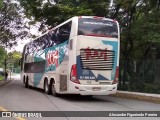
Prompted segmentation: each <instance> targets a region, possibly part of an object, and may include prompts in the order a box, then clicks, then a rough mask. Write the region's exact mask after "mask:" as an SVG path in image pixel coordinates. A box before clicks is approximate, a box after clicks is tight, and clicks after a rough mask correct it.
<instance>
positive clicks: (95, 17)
mask: <svg viewBox="0 0 160 120" xmlns="http://www.w3.org/2000/svg"><path fill="white" fill-rule="evenodd" d="M74 18H93V19H102V20H109V21H116V20H113V19H110V18H105V17H99V16H74V17H72V18H70V19H68V20H66V21H65V22H63V23H61V24H59V25H57V26H56V27H54V28H52V29H50V30H48V31H46V32H45V33H43V34H42V35H41V36H39V37H37V38H35V39H33V40H32V41H31V42H33V41H34V40H36V39H38V38H40V37H42V36H44V35H45V34H47V33H48V32H50V31H51V30H55V29H57V28H59V27H60V26H62V25H64V24H66V23H68V22H70V21H72V20H73V19H74ZM31 42H29V43H31ZM29 43H27V44H29ZM27 44H26V45H27Z"/></svg>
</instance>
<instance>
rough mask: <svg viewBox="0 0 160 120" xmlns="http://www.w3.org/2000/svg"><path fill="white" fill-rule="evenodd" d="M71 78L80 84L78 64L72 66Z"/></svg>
mask: <svg viewBox="0 0 160 120" xmlns="http://www.w3.org/2000/svg"><path fill="white" fill-rule="evenodd" d="M70 80H71V81H72V82H74V83H77V84H80V82H79V80H78V79H77V66H76V64H74V65H72V67H71V74H70Z"/></svg>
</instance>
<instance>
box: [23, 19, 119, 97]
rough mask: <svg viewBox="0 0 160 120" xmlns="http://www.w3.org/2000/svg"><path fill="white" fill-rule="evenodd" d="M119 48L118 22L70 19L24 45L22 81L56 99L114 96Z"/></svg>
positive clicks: (27, 85)
mask: <svg viewBox="0 0 160 120" xmlns="http://www.w3.org/2000/svg"><path fill="white" fill-rule="evenodd" d="M119 48H120V34H119V25H118V22H117V21H115V20H112V19H107V18H101V17H93V16H81V17H73V18H71V19H69V20H67V21H66V22H64V23H62V24H60V25H58V26H57V27H55V28H53V29H52V30H50V31H49V32H47V33H45V34H43V35H42V36H41V37H39V38H37V39H35V40H34V41H32V42H30V43H28V44H26V45H25V47H24V50H23V57H22V62H21V79H22V80H23V81H24V84H25V86H26V87H29V86H33V87H38V88H42V89H44V90H45V92H46V93H47V94H49V93H52V94H53V95H55V96H56V95H58V94H80V95H109V94H115V93H116V91H117V82H118V72H119Z"/></svg>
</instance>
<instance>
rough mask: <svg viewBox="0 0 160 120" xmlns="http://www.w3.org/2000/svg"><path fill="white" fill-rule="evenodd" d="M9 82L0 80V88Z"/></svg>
mask: <svg viewBox="0 0 160 120" xmlns="http://www.w3.org/2000/svg"><path fill="white" fill-rule="evenodd" d="M11 80H12V79H11ZM11 80H10V79H7V80H1V81H0V86H1V85H4V84H6V83H8V82H10V81H11Z"/></svg>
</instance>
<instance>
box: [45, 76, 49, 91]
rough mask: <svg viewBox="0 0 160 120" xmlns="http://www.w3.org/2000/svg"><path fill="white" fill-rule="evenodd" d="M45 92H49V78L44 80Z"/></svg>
mask: <svg viewBox="0 0 160 120" xmlns="http://www.w3.org/2000/svg"><path fill="white" fill-rule="evenodd" d="M44 92H45V93H46V94H49V85H48V79H47V78H46V79H45V80H44Z"/></svg>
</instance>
